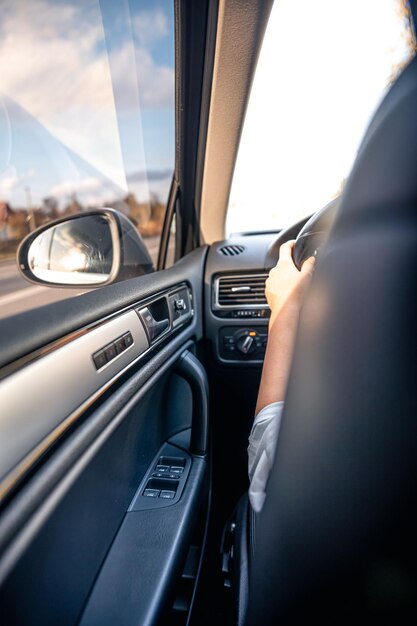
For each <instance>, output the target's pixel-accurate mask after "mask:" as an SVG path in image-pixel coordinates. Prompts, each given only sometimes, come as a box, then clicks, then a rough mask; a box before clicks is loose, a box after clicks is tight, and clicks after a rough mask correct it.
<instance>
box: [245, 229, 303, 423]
mask: <svg viewBox="0 0 417 626" xmlns="http://www.w3.org/2000/svg"><path fill="white" fill-rule="evenodd" d="M294 243H295V242H294V241H288V242H287V243H284V244H283V245H282V246H281V248H280V251H279V260H278V263H277V265H276V266H275V267H274V268H273V269H272V270H271V271H270V273H269V277H268V280H267V281H266V285H265V295H266V299H267V301H268V305H269V307H270V309H271V317H270V320H269V335H268V344H267V348H266V353H265V360H264V365H263V370H262V378H261V384H260V387H259V393H258V401H257V403H256V411H255V415H256V414H258V413H259V411H260V410H261V409H263V408H264V407H266V406H267V405H269V404H272V403H273V402H279V401H281V400H284V398H285V390H286V387H287V381H288V375H289V371H290V366H291V359H292V354H293V348H294V342H295V336H296V333H297V327H298V320H299V316H300V310H301V305H302V302H303V297H304V292H305V290H306V287H307V286H308V284H309V283H310V279H311V276H312V273H313V269H314V261H315V259H314V257H311V258H309V259H307V261H305V262H304V264H303V266H302V268H301V271H298V269H297V268H296V266H295V265H294V262H293V259H292V249H293V247H294Z"/></svg>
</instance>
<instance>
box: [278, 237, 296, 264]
mask: <svg viewBox="0 0 417 626" xmlns="http://www.w3.org/2000/svg"><path fill="white" fill-rule="evenodd" d="M294 245H295V239H291V240H290V241H286V242H285V243H283V244H282V245H281V246H280V249H279V258H280V260H284V259H287V260H289V259H292V250H293V248H294Z"/></svg>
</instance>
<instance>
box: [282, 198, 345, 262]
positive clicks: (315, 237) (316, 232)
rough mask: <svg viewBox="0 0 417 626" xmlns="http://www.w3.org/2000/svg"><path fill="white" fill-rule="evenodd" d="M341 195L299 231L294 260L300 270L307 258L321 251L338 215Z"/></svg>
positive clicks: (313, 216)
mask: <svg viewBox="0 0 417 626" xmlns="http://www.w3.org/2000/svg"><path fill="white" fill-rule="evenodd" d="M339 197H340V196H339ZM339 197H337V198H336V199H335V200H332V201H331V202H329V204H326V206H325V207H324V208H323V209H320V211H317V213H314V215H312V216H311V217H310V219H309V220H308V221H307V222H306V223H305V224H304V226H303V227H302V228H301V230H300V232H299V233H298V235H297V238H296V240H295V246H294V250H293V260H294V264H295V265H296V266H297V268H298V269H299V270H300V269H301V266H302V264H303V263H304V261H305V260H306V259H308V258H309V257H311V256H315V257H316V256H317V255H318V254H319V253H320V249H321V248H322V246H323V244H324V243H325V241H326V239H327V236H328V234H329V232H330V228H331V226H332V224H333V220H334V218H335V216H336V212H337V209H338V207H339Z"/></svg>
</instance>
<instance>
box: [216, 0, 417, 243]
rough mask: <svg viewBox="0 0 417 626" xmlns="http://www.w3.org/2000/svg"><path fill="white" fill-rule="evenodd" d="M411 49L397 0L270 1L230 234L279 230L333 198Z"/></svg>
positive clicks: (404, 10)
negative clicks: (271, 2) (371, 120)
mask: <svg viewBox="0 0 417 626" xmlns="http://www.w3.org/2000/svg"><path fill="white" fill-rule="evenodd" d="M414 48H415V42H414V38H413V33H412V29H411V18H410V13H409V9H408V5H407V3H406V2H404V1H403V0H401V1H400V0H367V1H366V2H364V1H363V0H350V2H343V3H342V2H334V0H316V1H315V2H311V0H299V1H298V2H293V1H292V0H277V1H276V2H275V3H274V6H273V9H272V13H271V16H270V20H269V24H268V27H267V31H266V35H265V39H264V42H263V46H262V50H261V54H260V58H259V62H258V67H257V70H256V75H255V79H254V84H253V87H252V93H251V96H250V101H249V106H248V110H247V114H246V120H245V125H244V129H243V134H242V139H241V143H240V148H239V153H238V159H237V164H236V169H235V174H234V179H233V184H232V189H231V194H230V201H229V208H228V215H227V223H226V230H227V234H231V233H233V232H245V231H246V232H247V231H259V230H278V229H279V228H283V227H285V226H287V225H289V224H291V223H294V222H295V221H297V220H298V219H301V218H303V217H305V216H307V215H309V214H311V213H313V212H314V211H316V210H318V209H320V208H322V207H324V206H325V205H326V204H327V203H328V202H329V201H330V200H332V199H333V198H335V197H336V196H337V195H338V194H339V193H340V192H341V190H342V189H343V185H344V183H345V180H346V178H347V176H348V175H349V172H350V169H351V167H352V164H353V161H354V159H355V156H356V153H357V150H358V147H359V144H360V141H361V138H362V136H363V134H364V132H365V130H366V127H367V125H368V123H369V121H370V118H371V116H372V114H373V112H374V110H375V108H376V107H377V105H378V103H379V101H380V100H381V98H382V97H383V96H384V94H385V93H386V90H387V88H388V87H389V86H390V84H392V81H393V80H394V79H395V76H396V75H397V74H398V73H399V71H400V70H401V68H402V67H403V66H404V65H405V64H406V62H407V61H408V60H409V58H410V56H411V55H412V54H413V53H414ZM306 51H307V53H306Z"/></svg>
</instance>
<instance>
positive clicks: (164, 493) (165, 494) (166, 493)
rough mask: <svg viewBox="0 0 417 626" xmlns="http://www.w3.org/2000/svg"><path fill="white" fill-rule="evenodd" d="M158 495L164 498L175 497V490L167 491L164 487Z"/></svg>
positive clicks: (170, 498)
mask: <svg viewBox="0 0 417 626" xmlns="http://www.w3.org/2000/svg"><path fill="white" fill-rule="evenodd" d="M159 497H160V498H165V500H172V499H173V498H175V491H168V490H166V489H163V490H162V491H161V495H160V496H159Z"/></svg>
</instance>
